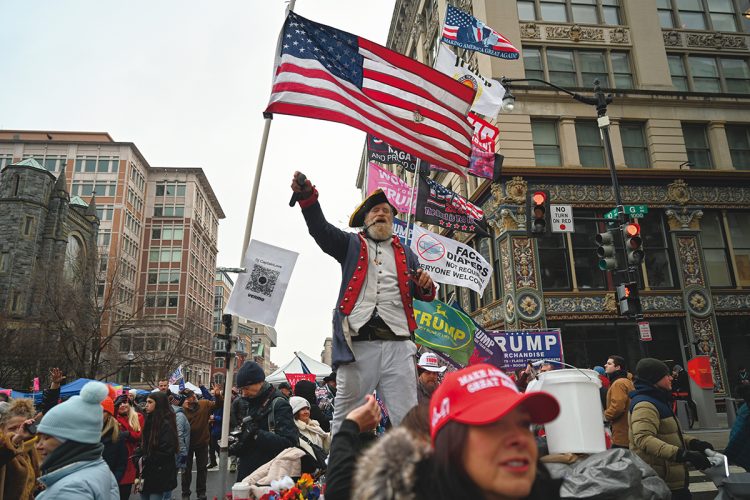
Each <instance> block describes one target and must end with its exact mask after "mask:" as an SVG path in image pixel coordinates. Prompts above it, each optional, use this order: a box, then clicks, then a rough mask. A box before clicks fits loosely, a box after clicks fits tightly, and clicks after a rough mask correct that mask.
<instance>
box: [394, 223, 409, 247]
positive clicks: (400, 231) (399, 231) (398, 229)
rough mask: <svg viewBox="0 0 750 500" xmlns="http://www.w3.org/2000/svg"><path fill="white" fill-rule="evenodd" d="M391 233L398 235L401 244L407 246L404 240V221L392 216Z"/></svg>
mask: <svg viewBox="0 0 750 500" xmlns="http://www.w3.org/2000/svg"><path fill="white" fill-rule="evenodd" d="M393 234H395V235H396V236H398V239H400V240H401V244H402V245H404V246H405V247H408V246H409V244H408V243H407V242H406V222H404V221H402V220H401V219H397V218H396V217H394V218H393Z"/></svg>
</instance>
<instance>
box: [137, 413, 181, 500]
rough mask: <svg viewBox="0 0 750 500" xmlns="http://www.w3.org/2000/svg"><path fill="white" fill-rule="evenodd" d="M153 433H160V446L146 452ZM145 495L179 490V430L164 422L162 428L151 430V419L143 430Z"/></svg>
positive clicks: (142, 475) (142, 476) (147, 419)
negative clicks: (177, 458) (177, 456)
mask: <svg viewBox="0 0 750 500" xmlns="http://www.w3.org/2000/svg"><path fill="white" fill-rule="evenodd" d="M151 432H158V433H159V445H158V446H157V447H156V448H155V449H152V450H146V443H148V442H149V437H150V435H151ZM143 443H144V444H143V449H144V450H145V455H144V456H143V472H142V474H141V478H142V479H143V493H162V492H165V491H172V490H173V489H175V488H177V464H176V462H175V455H177V429H176V428H175V427H174V426H173V425H170V422H169V421H168V420H163V421H162V425H161V428H160V429H158V430H156V429H152V428H151V423H150V422H149V417H147V418H146V425H145V426H144V429H143Z"/></svg>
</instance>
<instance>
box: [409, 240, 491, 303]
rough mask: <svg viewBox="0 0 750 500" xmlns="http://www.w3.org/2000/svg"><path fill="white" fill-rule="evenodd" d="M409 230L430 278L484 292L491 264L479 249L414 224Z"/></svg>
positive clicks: (416, 252) (418, 255)
mask: <svg viewBox="0 0 750 500" xmlns="http://www.w3.org/2000/svg"><path fill="white" fill-rule="evenodd" d="M412 231H413V236H412V238H411V249H412V250H414V253H415V254H417V258H418V259H419V263H420V264H421V265H422V269H424V270H425V271H427V272H428V273H430V277H432V280H433V281H436V282H438V283H445V284H448V285H457V286H463V287H467V288H470V289H472V290H474V291H475V292H477V293H479V294H480V295H481V294H482V293H484V289H485V287H486V286H487V284H488V283H489V282H490V279H491V278H492V266H491V265H490V264H489V263H487V261H486V260H485V259H484V257H482V255H481V254H480V253H479V252H477V251H476V250H474V249H473V248H471V247H470V246H469V245H464V244H463V243H460V242H458V241H456V240H454V239H452V238H446V237H445V236H440V235H439V234H435V233H433V232H431V231H428V230H426V229H424V228H423V227H420V226H414V227H413V228H412Z"/></svg>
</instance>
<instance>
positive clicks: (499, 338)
mask: <svg viewBox="0 0 750 500" xmlns="http://www.w3.org/2000/svg"><path fill="white" fill-rule="evenodd" d="M474 345H475V346H476V351H475V353H474V356H475V357H476V361H475V362H484V363H489V364H491V365H493V366H497V367H498V368H501V369H503V370H505V371H507V372H512V371H514V370H517V369H519V368H526V365H527V364H528V363H529V362H530V361H537V360H541V359H549V360H552V361H560V362H562V361H565V360H564V359H563V346H562V337H561V335H560V330H544V331H534V332H531V331H493V330H486V331H482V330H480V329H477V331H475V332H474ZM473 361H474V360H473Z"/></svg>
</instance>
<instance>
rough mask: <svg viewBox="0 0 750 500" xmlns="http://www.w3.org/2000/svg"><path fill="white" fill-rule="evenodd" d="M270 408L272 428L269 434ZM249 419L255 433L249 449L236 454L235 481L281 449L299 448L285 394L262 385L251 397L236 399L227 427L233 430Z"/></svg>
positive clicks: (265, 384) (297, 433) (270, 386)
mask: <svg viewBox="0 0 750 500" xmlns="http://www.w3.org/2000/svg"><path fill="white" fill-rule="evenodd" d="M271 405H273V410H274V411H273V420H274V421H273V424H272V425H273V427H274V430H273V432H271V430H270V426H269V422H270V420H271ZM248 416H249V417H252V418H253V420H254V421H255V423H256V424H257V425H258V434H257V435H256V436H255V439H254V440H253V442H252V443H250V444H249V446H246V447H245V450H243V452H242V453H240V454H239V455H238V458H239V461H240V463H239V465H238V466H237V478H238V480H240V479H242V478H244V477H245V476H247V475H248V474H250V473H251V472H253V471H254V470H255V469H257V468H258V467H260V466H261V465H263V464H265V463H266V462H268V461H269V460H271V459H272V458H274V457H275V456H276V455H278V454H279V453H280V452H282V451H283V450H285V449H287V448H290V447H294V446H298V445H299V432H298V431H297V426H296V425H295V424H294V417H293V416H292V407H291V406H290V405H289V400H287V399H286V398H285V397H284V395H283V394H282V393H281V392H280V391H278V390H277V389H275V388H274V387H273V386H272V385H271V384H269V383H267V382H264V383H263V387H262V388H261V390H260V392H259V393H258V395H257V396H256V397H254V398H245V397H239V398H237V399H235V400H234V401H233V402H232V412H231V418H230V424H231V426H232V428H235V427H236V426H237V425H239V424H240V423H241V422H242V419H244V418H245V417H248Z"/></svg>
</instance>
